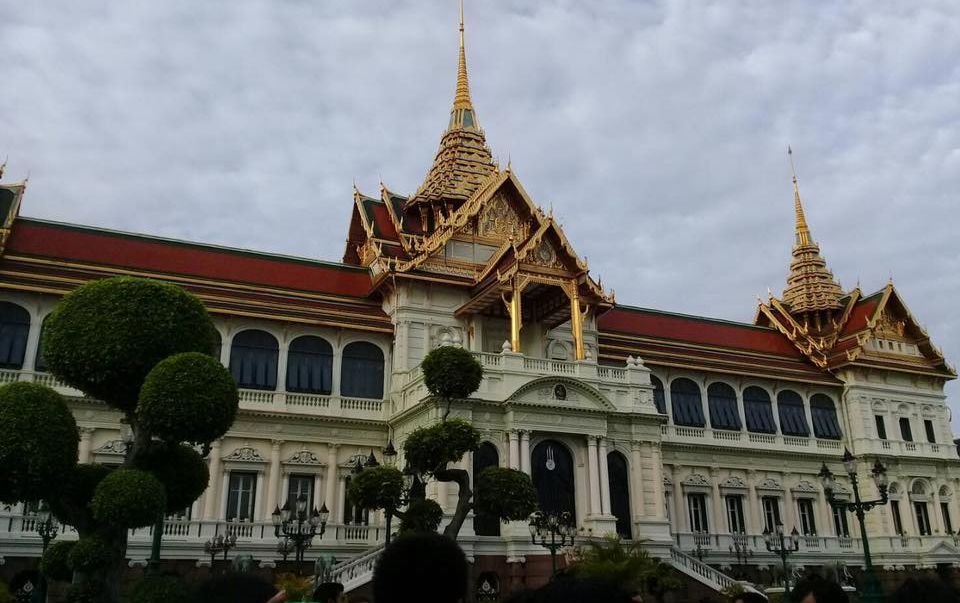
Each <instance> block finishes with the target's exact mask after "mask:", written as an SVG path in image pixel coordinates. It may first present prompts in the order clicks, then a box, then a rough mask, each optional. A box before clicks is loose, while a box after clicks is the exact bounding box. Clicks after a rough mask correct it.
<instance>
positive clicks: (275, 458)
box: [260, 440, 283, 519]
mask: <svg viewBox="0 0 960 603" xmlns="http://www.w3.org/2000/svg"><path fill="white" fill-rule="evenodd" d="M282 445H283V440H273V441H271V442H270V473H269V474H268V475H267V504H265V505H264V508H263V512H262V513H261V514H260V515H261V516H262V517H263V519H270V516H271V514H272V513H273V510H274V509H276V508H277V493H278V492H279V491H280V447H281V446H282Z"/></svg>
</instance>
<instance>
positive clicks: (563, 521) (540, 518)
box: [530, 511, 577, 576]
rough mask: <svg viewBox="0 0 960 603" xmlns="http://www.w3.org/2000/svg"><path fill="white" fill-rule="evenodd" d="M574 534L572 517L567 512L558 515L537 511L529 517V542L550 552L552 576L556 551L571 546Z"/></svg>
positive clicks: (555, 571)
mask: <svg viewBox="0 0 960 603" xmlns="http://www.w3.org/2000/svg"><path fill="white" fill-rule="evenodd" d="M576 534H577V528H576V527H575V526H574V525H573V516H572V515H571V514H570V513H569V512H567V511H563V512H562V513H560V514H557V513H543V512H542V511H537V512H536V513H534V514H533V515H531V516H530V541H531V542H533V544H539V545H540V546H542V547H545V548H547V549H549V550H550V564H551V566H552V567H553V575H554V576H556V575H557V551H558V550H560V549H562V548H563V547H566V546H572V545H573V539H574V537H575V536H576Z"/></svg>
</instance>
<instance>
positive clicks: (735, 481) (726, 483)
mask: <svg viewBox="0 0 960 603" xmlns="http://www.w3.org/2000/svg"><path fill="white" fill-rule="evenodd" d="M720 487H721V488H737V489H739V490H746V489H747V483H746V482H745V481H743V479H742V478H740V477H737V476H736V475H731V476H730V477H728V478H727V479H725V480H723V481H722V482H720Z"/></svg>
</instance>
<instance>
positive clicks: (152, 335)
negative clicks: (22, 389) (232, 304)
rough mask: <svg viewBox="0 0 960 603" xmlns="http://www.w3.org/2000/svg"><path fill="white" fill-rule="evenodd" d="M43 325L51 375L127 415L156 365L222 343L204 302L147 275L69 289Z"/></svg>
mask: <svg viewBox="0 0 960 603" xmlns="http://www.w3.org/2000/svg"><path fill="white" fill-rule="evenodd" d="M44 324H45V326H44V333H43V354H44V358H45V359H46V361H47V367H48V368H49V370H50V372H51V373H53V374H54V375H56V376H57V377H59V378H60V379H61V380H63V381H64V382H66V383H68V384H69V385H72V386H74V387H76V388H77V389H79V390H81V391H83V392H85V393H87V394H89V395H91V396H93V397H95V398H99V399H100V400H103V401H104V402H106V403H107V404H109V405H110V406H113V407H115V408H118V409H121V410H124V411H128V412H130V411H133V409H134V408H135V407H136V404H137V398H138V395H139V393H140V386H141V385H142V384H143V381H144V379H145V378H146V376H147V374H148V373H149V372H150V370H151V369H153V367H154V366H155V365H156V364H157V363H158V362H160V361H161V360H163V359H164V358H167V357H169V356H172V355H174V354H179V353H181V352H203V353H209V351H210V349H211V348H212V347H213V346H214V345H215V341H216V340H215V334H214V327H213V323H212V321H211V320H210V316H209V314H207V311H206V309H205V308H204V307H203V304H202V303H200V300H198V299H197V298H196V297H194V296H193V295H191V294H189V293H187V292H186V291H184V290H183V289H182V288H180V287H178V286H176V285H171V284H168V283H161V282H160V281H154V280H149V279H141V278H130V277H116V278H108V279H103V280H99V281H94V282H91V283H87V284H85V285H83V286H81V287H79V288H77V289H76V290H74V291H73V292H71V293H69V294H67V295H66V296H65V297H64V298H63V300H61V301H60V303H59V304H57V307H56V309H55V310H54V311H53V313H52V314H50V316H49V317H48V318H47V320H46V322H45V323H44Z"/></svg>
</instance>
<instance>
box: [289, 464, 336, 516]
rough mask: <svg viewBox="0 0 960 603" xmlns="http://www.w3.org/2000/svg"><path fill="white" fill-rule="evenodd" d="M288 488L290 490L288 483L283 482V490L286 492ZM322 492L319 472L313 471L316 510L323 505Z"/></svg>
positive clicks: (321, 480)
mask: <svg viewBox="0 0 960 603" xmlns="http://www.w3.org/2000/svg"><path fill="white" fill-rule="evenodd" d="M287 479H289V478H287ZM289 490H290V485H289V484H284V486H283V492H288V491H289ZM322 492H323V479H322V477H321V474H319V473H314V474H313V507H314V508H315V509H317V510H318V511H319V510H320V507H321V505H323V496H321V493H322ZM327 510H328V511H329V510H330V506H329V505H328V506H327ZM327 521H329V518H327Z"/></svg>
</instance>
